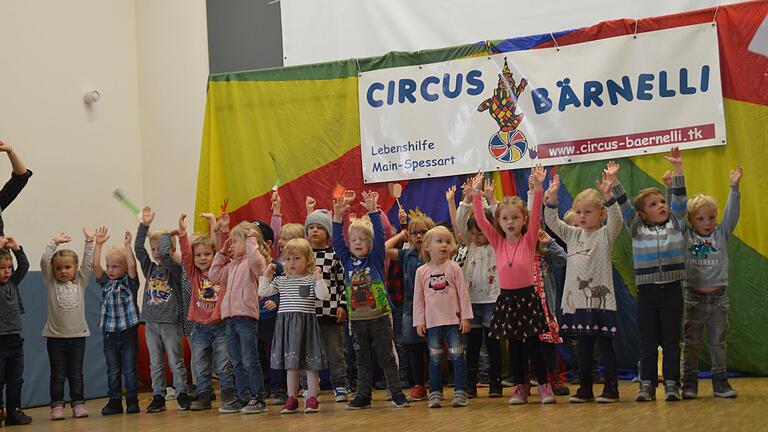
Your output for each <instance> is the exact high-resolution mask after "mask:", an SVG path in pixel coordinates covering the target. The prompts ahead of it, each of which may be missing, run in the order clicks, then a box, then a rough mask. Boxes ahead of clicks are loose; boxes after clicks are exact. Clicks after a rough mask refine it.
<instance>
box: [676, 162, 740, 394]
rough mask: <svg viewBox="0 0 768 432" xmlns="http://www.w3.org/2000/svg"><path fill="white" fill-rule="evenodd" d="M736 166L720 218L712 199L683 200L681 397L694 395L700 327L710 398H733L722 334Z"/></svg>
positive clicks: (736, 214)
mask: <svg viewBox="0 0 768 432" xmlns="http://www.w3.org/2000/svg"><path fill="white" fill-rule="evenodd" d="M740 180H741V166H740V165H738V166H736V169H734V170H733V171H731V174H730V183H731V191H730V193H729V195H728V203H727V205H726V206H725V214H724V215H723V221H722V222H721V223H720V224H718V223H717V202H716V201H715V199H714V198H712V197H711V196H708V195H701V194H699V195H695V196H694V197H692V198H691V199H690V200H688V225H687V226H686V227H685V228H684V229H683V237H684V238H685V270H686V274H687V276H688V278H687V280H686V286H687V288H688V290H687V291H686V294H685V318H684V321H683V331H684V335H685V336H684V339H683V389H682V392H683V399H696V397H697V396H698V383H699V380H698V375H699V348H700V347H701V343H702V340H701V334H702V332H703V331H704V327H707V330H708V333H709V351H710V356H711V361H712V393H713V394H714V395H715V397H722V398H731V397H736V390H734V389H733V388H732V387H731V385H730V384H729V383H728V377H727V376H726V375H725V373H726V371H727V364H726V355H725V354H726V344H725V333H726V332H727V331H728V310H729V309H730V301H729V300H728V294H727V293H726V292H725V289H726V287H727V286H728V245H727V242H728V239H730V238H731V235H732V234H733V230H734V228H736V223H737V222H738V221H739V213H740V203H739V201H740V198H741V194H740V192H739V181H740Z"/></svg>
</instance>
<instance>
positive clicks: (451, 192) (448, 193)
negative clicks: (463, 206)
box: [445, 185, 456, 201]
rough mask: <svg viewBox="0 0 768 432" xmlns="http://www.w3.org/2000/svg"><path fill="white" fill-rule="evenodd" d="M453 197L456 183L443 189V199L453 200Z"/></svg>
mask: <svg viewBox="0 0 768 432" xmlns="http://www.w3.org/2000/svg"><path fill="white" fill-rule="evenodd" d="M455 197H456V185H453V186H451V187H449V188H448V190H447V191H445V200H446V201H453V199H454V198H455Z"/></svg>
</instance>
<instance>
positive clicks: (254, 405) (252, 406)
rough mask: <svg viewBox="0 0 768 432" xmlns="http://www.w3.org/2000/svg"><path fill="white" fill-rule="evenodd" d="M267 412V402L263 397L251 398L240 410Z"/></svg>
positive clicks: (256, 412)
mask: <svg viewBox="0 0 768 432" xmlns="http://www.w3.org/2000/svg"><path fill="white" fill-rule="evenodd" d="M265 412H267V404H265V403H264V401H263V400H261V399H256V398H251V400H249V401H248V403H247V404H245V406H244V407H243V409H241V410H240V414H244V415H248V414H261V413H265Z"/></svg>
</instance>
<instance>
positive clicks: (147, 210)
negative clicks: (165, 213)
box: [141, 206, 155, 226]
mask: <svg viewBox="0 0 768 432" xmlns="http://www.w3.org/2000/svg"><path fill="white" fill-rule="evenodd" d="M153 220H155V212H153V211H152V207H150V206H146V207H144V208H143V209H141V223H143V224H144V225H146V226H149V225H151V224H152V221H153Z"/></svg>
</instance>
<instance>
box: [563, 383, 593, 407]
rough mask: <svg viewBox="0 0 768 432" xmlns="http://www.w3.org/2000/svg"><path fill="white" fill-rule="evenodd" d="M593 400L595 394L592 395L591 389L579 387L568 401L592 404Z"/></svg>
mask: <svg viewBox="0 0 768 432" xmlns="http://www.w3.org/2000/svg"><path fill="white" fill-rule="evenodd" d="M594 400H595V394H594V393H592V387H591V386H590V387H585V386H579V388H578V390H576V394H575V395H573V396H571V397H570V398H569V399H568V402H570V403H584V402H593V401H594Z"/></svg>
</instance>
